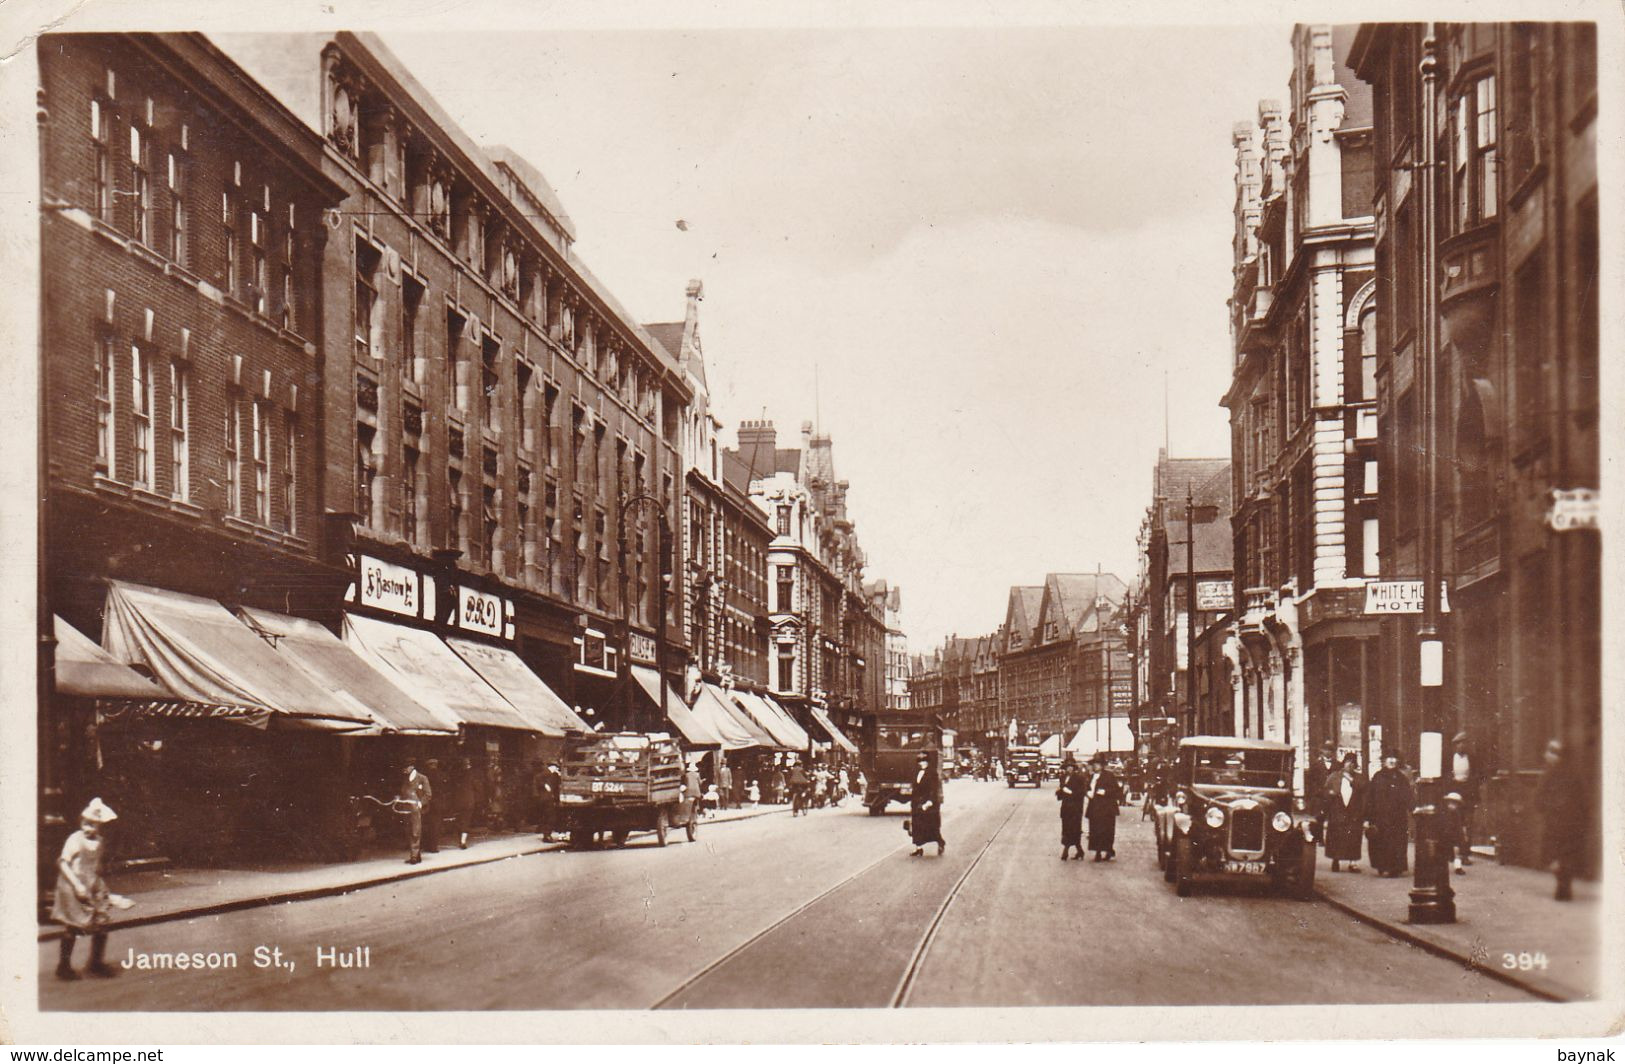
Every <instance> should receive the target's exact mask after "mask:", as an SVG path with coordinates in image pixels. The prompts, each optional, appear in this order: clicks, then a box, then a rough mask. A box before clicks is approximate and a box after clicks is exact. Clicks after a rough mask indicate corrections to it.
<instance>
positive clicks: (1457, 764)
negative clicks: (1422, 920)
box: [1450, 732, 1478, 865]
mask: <svg viewBox="0 0 1625 1064" xmlns="http://www.w3.org/2000/svg"><path fill="white" fill-rule="evenodd" d="M1468 743H1469V740H1468V737H1467V733H1466V732H1458V733H1457V734H1456V737H1455V739H1454V740H1452V741H1451V745H1452V746H1453V747H1455V752H1454V753H1453V754H1451V756H1450V786H1451V789H1452V790H1453V791H1454V792H1455V793H1456V794H1459V795H1460V796H1461V839H1460V842H1458V843H1457V844H1456V845H1457V849H1458V851H1459V856H1458V858H1457V860H1459V861H1460V862H1461V863H1462V864H1463V865H1470V864H1472V863H1473V811H1474V810H1475V809H1477V808H1478V767H1477V766H1476V765H1474V764H1473V757H1472V754H1471V753H1470V752H1469V750H1468Z"/></svg>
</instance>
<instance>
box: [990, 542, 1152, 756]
mask: <svg viewBox="0 0 1625 1064" xmlns="http://www.w3.org/2000/svg"><path fill="white" fill-rule="evenodd" d="M1127 591H1128V587H1127V585H1125V584H1124V583H1123V581H1122V580H1120V579H1119V578H1118V577H1116V576H1114V575H1113V574H1111V573H1050V574H1049V575H1048V576H1046V577H1045V580H1044V584H1043V586H1042V587H1012V588H1011V589H1010V597H1009V600H1008V603H1007V606H1006V611H1005V621H1004V626H1003V645H1002V647H1001V649H1000V652H999V654H998V659H999V665H998V671H999V680H998V684H997V689H998V700H999V702H998V704H999V714H1000V717H1001V718H1002V719H1003V720H1004V721H1006V722H1008V721H1011V720H1014V721H1016V727H1017V734H1018V738H1019V739H1020V740H1021V741H1027V739H1029V738H1031V736H1033V735H1037V736H1038V737H1039V738H1040V739H1042V738H1044V737H1047V736H1049V735H1054V734H1059V733H1061V732H1063V731H1069V730H1070V726H1072V725H1075V724H1077V723H1081V722H1082V721H1085V720H1091V719H1094V718H1096V717H1107V716H1111V715H1112V714H1113V712H1114V701H1115V710H1116V711H1117V712H1120V713H1121V714H1122V715H1124V716H1126V715H1128V711H1129V706H1130V692H1131V690H1132V682H1131V680H1130V674H1129V658H1128V653H1127V630H1126V629H1125V627H1124V625H1123V619H1122V617H1121V615H1120V611H1121V609H1122V606H1123V600H1124V597H1125V595H1126V594H1127ZM1119 677H1120V678H1121V679H1119ZM1006 726H1008V725H1006ZM1066 738H1067V739H1070V738H1071V735H1070V734H1068V735H1067V736H1066Z"/></svg>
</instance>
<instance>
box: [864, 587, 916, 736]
mask: <svg viewBox="0 0 1625 1064" xmlns="http://www.w3.org/2000/svg"><path fill="white" fill-rule="evenodd" d="M864 590H865V591H866V592H867V594H868V595H869V598H870V601H871V603H872V606H873V608H874V609H875V610H877V611H879V612H880V613H881V614H882V615H883V616H884V617H885V619H886V701H885V707H886V708H887V709H890V710H898V711H903V710H907V709H908V708H909V694H908V687H909V683H908V681H909V661H908V635H907V634H906V633H905V632H904V631H903V621H902V611H903V589H902V588H898V587H891V586H889V585H888V584H887V583H886V581H884V580H876V581H875V582H873V583H872V584H866V585H865V586H864Z"/></svg>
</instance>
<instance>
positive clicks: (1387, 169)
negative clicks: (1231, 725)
mask: <svg viewBox="0 0 1625 1064" xmlns="http://www.w3.org/2000/svg"><path fill="white" fill-rule="evenodd" d="M1430 41H1431V44H1432V46H1433V47H1432V50H1433V53H1434V56H1435V58H1436V63H1437V65H1436V66H1435V67H1434V70H1435V73H1436V82H1435V84H1436V87H1437V94H1438V95H1437V97H1436V106H1437V109H1438V118H1437V128H1438V129H1439V130H1440V131H1441V132H1440V133H1439V134H1438V139H1437V141H1436V142H1435V148H1436V152H1437V156H1436V157H1437V161H1438V166H1437V171H1436V172H1437V183H1436V185H1435V186H1434V189H1435V191H1436V196H1435V202H1436V203H1437V206H1438V209H1437V211H1436V213H1435V218H1436V235H1437V245H1436V252H1437V258H1436V262H1437V272H1436V273H1435V274H1434V275H1433V276H1432V277H1431V278H1430V277H1429V276H1428V275H1427V274H1426V273H1424V272H1423V270H1422V264H1423V263H1424V262H1425V261H1427V260H1426V258H1425V254H1424V253H1425V251H1426V250H1427V249H1425V248H1424V239H1425V232H1424V227H1423V225H1422V218H1421V213H1420V212H1421V205H1420V204H1421V198H1422V196H1421V194H1422V191H1423V189H1422V182H1423V180H1424V179H1423V177H1422V173H1423V172H1422V171H1421V170H1419V169H1418V166H1419V164H1420V163H1421V161H1422V147H1421V145H1422V139H1421V138H1422V137H1423V136H1425V134H1424V133H1423V130H1424V129H1425V125H1424V117H1423V116H1424V113H1425V110H1426V106H1427V103H1428V101H1427V100H1426V98H1425V96H1424V93H1423V83H1422V81H1421V75H1420V74H1419V72H1418V71H1419V63H1420V62H1421V60H1422V58H1423V55H1424V52H1425V50H1426V49H1427V48H1428V45H1429V43H1430ZM1351 62H1352V63H1353V65H1354V67H1355V69H1356V70H1357V71H1358V73H1359V76H1360V77H1361V78H1363V79H1364V80H1365V81H1366V82H1368V83H1369V84H1370V86H1371V87H1372V90H1373V91H1374V95H1375V157H1376V170H1377V173H1378V174H1380V175H1381V176H1380V179H1379V181H1378V183H1377V187H1376V204H1375V214H1376V242H1377V247H1376V272H1377V290H1378V297H1377V298H1378V301H1379V304H1380V306H1381V308H1382V312H1381V313H1380V314H1379V315H1378V318H1377V323H1376V330H1375V336H1374V337H1372V340H1371V347H1370V350H1371V355H1370V357H1371V359H1372V361H1373V363H1374V366H1373V370H1372V375H1373V376H1374V378H1375V382H1376V412H1375V419H1376V422H1377V425H1378V429H1379V433H1378V435H1379V436H1380V438H1381V440H1382V443H1381V445H1380V446H1381V448H1382V454H1381V458H1380V461H1381V462H1382V464H1383V470H1384V486H1385V490H1384V491H1383V493H1382V495H1381V501H1380V506H1381V514H1380V517H1381V521H1382V527H1383V530H1384V537H1383V546H1382V554H1381V558H1380V562H1381V571H1382V576H1383V577H1384V579H1405V578H1416V577H1418V576H1420V575H1421V566H1422V564H1423V546H1424V545H1423V542H1422V533H1423V531H1424V529H1425V527H1426V523H1425V520H1424V516H1425V514H1426V511H1427V509H1428V508H1430V507H1431V508H1432V511H1433V513H1434V514H1435V516H1436V517H1437V520H1438V528H1439V538H1438V543H1439V552H1440V553H1439V557H1440V570H1441V572H1442V573H1443V574H1444V575H1445V577H1446V582H1447V587H1448V596H1447V598H1448V603H1449V608H1450V612H1449V613H1447V614H1445V615H1444V617H1443V622H1444V625H1443V636H1444V643H1445V662H1444V673H1445V675H1444V704H1445V708H1446V713H1447V714H1448V715H1449V718H1450V719H1449V721H1448V722H1447V724H1446V732H1447V737H1448V732H1449V730H1450V729H1451V728H1452V727H1455V728H1460V729H1462V730H1465V731H1466V732H1467V733H1468V736H1469V743H1470V745H1471V747H1472V749H1473V753H1474V755H1475V757H1476V759H1477V762H1478V764H1479V767H1480V769H1481V771H1482V772H1483V774H1484V775H1486V776H1488V777H1489V778H1488V779H1487V782H1486V790H1485V791H1484V792H1483V793H1482V794H1481V801H1480V809H1481V811H1482V814H1483V815H1484V816H1485V818H1486V819H1485V821H1484V822H1483V823H1482V824H1481V830H1483V831H1484V832H1485V833H1487V834H1493V835H1494V836H1496V838H1497V841H1498V844H1499V846H1500V849H1501V853H1502V854H1503V855H1504V856H1505V858H1506V859H1508V860H1512V861H1516V862H1521V863H1534V862H1536V861H1537V860H1538V855H1539V852H1540V840H1539V838H1538V827H1539V819H1540V818H1538V817H1531V816H1529V815H1528V813H1527V809H1529V808H1530V803H1531V802H1532V801H1533V788H1534V786H1535V781H1536V779H1537V778H1538V773H1539V770H1540V769H1541V767H1542V762H1541V755H1542V752H1543V749H1544V747H1545V745H1546V743H1547V741H1548V740H1549V739H1551V738H1553V737H1557V738H1561V739H1562V740H1563V741H1564V742H1565V744H1566V745H1567V746H1568V748H1569V750H1570V751H1571V752H1572V753H1573V754H1574V755H1576V756H1577V758H1578V762H1579V764H1580V765H1582V766H1583V771H1584V773H1585V775H1586V777H1587V781H1588V784H1589V786H1590V787H1591V788H1592V790H1591V796H1592V802H1591V805H1590V807H1591V808H1600V804H1599V802H1600V799H1598V798H1597V794H1598V793H1599V792H1598V791H1597V789H1596V788H1597V777H1598V772H1599V768H1598V765H1597V756H1598V755H1597V751H1598V735H1599V729H1600V725H1601V704H1602V700H1601V687H1600V683H1601V680H1600V661H1601V652H1602V643H1601V593H1602V587H1601V579H1602V573H1601V544H1600V534H1599V533H1598V531H1597V530H1596V527H1595V522H1594V509H1593V510H1592V511H1591V513H1590V514H1589V515H1588V514H1587V512H1586V509H1585V507H1586V506H1587V505H1588V503H1587V502H1586V499H1587V497H1588V496H1589V498H1590V504H1589V505H1591V506H1594V505H1595V491H1596V489H1597V488H1598V486H1599V478H1600V464H1599V463H1600V456H1599V425H1600V416H1601V409H1602V408H1601V404H1600V396H1599V392H1598V354H1599V342H1598V328H1599V325H1598V272H1597V271H1598V263H1599V258H1598V199H1599V191H1598V180H1597V158H1596V155H1597V151H1596V137H1597V108H1598V95H1597V39H1596V26H1595V25H1594V24H1592V23H1585V22H1568V23H1526V22H1520V23H1501V24H1457V23H1450V24H1445V23H1435V24H1422V23H1407V24H1376V25H1366V26H1362V27H1361V28H1360V31H1359V33H1358V35H1357V37H1356V38H1355V40H1354V42H1353V54H1352V56H1351ZM1430 285H1436V286H1437V287H1436V289H1435V291H1434V293H1433V294H1434V295H1435V296H1436V305H1437V308H1438V313H1439V318H1438V319H1437V324H1438V327H1439V338H1440V343H1439V348H1438V351H1437V359H1436V362H1434V366H1435V367H1436V368H1435V370H1434V373H1433V374H1432V377H1433V380H1434V381H1435V382H1436V384H1435V389H1434V394H1433V396H1432V402H1431V403H1429V402H1428V398H1429V397H1428V396H1427V395H1426V394H1425V387H1426V384H1425V382H1426V380H1427V378H1428V374H1427V369H1428V364H1429V359H1428V357H1427V356H1428V354H1429V353H1428V352H1427V351H1426V350H1425V348H1424V347H1423V341H1422V336H1423V332H1424V330H1423V328H1422V325H1423V320H1422V315H1423V313H1424V310H1425V308H1426V307H1427V306H1428V301H1427V300H1426V299H1425V292H1424V289H1425V288H1427V287H1428V286H1430ZM1430 406H1431V407H1432V408H1433V410H1434V415H1433V416H1434V418H1435V419H1436V420H1435V421H1434V426H1435V432H1434V436H1433V438H1434V440H1435V447H1434V450H1435V451H1436V456H1437V461H1438V462H1439V463H1440V468H1441V470H1442V472H1441V474H1440V476H1439V481H1438V483H1439V491H1438V494H1437V495H1436V496H1435V497H1431V498H1430V497H1428V495H1427V494H1426V491H1425V484H1426V480H1425V478H1424V470H1423V468H1422V455H1423V454H1424V449H1423V448H1422V446H1421V444H1420V441H1422V440H1423V439H1424V438H1425V436H1424V434H1425V433H1426V431H1427V428H1428V424H1427V420H1428V412H1429V407H1430ZM1390 487H1391V488H1392V490H1391V491H1390V490H1387V489H1388V488H1390ZM1564 493H1568V494H1567V495H1566V496H1565V494H1564ZM1570 508H1573V509H1575V510H1577V513H1575V514H1574V515H1573V516H1571V515H1570V513H1569V510H1570ZM1416 638H1417V636H1416V619H1415V618H1411V617H1395V618H1391V619H1388V620H1385V621H1384V627H1383V632H1382V642H1381V654H1380V675H1379V676H1378V677H1377V678H1376V679H1375V681H1374V683H1373V686H1375V687H1377V688H1378V689H1379V690H1380V692H1381V699H1380V703H1379V708H1380V714H1379V716H1378V718H1377V720H1378V721H1379V722H1380V724H1381V726H1382V727H1383V729H1384V734H1385V736H1391V737H1392V738H1393V739H1394V740H1395V741H1396V742H1397V743H1398V744H1399V745H1400V748H1401V750H1402V751H1404V752H1405V754H1406V756H1407V757H1414V756H1415V751H1416V750H1417V742H1418V739H1417V736H1418V733H1419V731H1420V730H1421V729H1420V723H1421V722H1420V720H1419V717H1420V693H1419V688H1418V666H1417V650H1416ZM1580 829H1581V830H1587V831H1588V835H1589V842H1590V845H1591V847H1592V852H1593V854H1595V853H1596V851H1597V846H1598V837H1597V832H1596V825H1595V821H1593V823H1592V825H1590V826H1589V827H1588V828H1587V827H1582V828H1580Z"/></svg>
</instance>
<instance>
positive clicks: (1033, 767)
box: [1004, 746, 1044, 787]
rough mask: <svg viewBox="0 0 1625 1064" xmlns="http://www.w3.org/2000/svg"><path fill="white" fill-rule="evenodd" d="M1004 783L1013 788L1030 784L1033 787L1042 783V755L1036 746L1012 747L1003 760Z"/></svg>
mask: <svg viewBox="0 0 1625 1064" xmlns="http://www.w3.org/2000/svg"><path fill="white" fill-rule="evenodd" d="M1004 782H1005V785H1006V786H1009V787H1014V786H1015V785H1016V784H1018V783H1030V784H1032V785H1033V786H1034V787H1038V786H1041V785H1042V784H1043V782H1044V755H1043V754H1041V753H1039V750H1038V747H1036V746H1012V747H1011V748H1010V751H1009V753H1008V754H1007V755H1005V759H1004Z"/></svg>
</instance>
